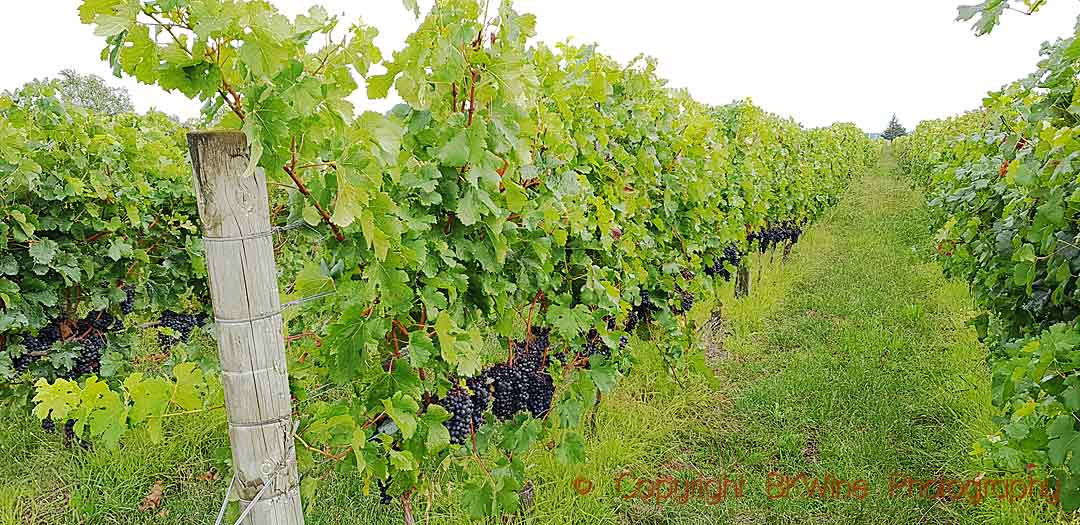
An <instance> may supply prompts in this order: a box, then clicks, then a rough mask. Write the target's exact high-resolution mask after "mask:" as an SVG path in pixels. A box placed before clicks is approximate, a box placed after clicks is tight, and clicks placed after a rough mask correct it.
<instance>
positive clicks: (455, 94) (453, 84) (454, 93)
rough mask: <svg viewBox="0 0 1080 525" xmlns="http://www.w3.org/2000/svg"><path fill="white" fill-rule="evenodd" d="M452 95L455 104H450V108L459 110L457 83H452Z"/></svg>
mask: <svg viewBox="0 0 1080 525" xmlns="http://www.w3.org/2000/svg"><path fill="white" fill-rule="evenodd" d="M450 94H451V96H453V102H451V103H450V107H451V108H454V109H457V82H451V83H450Z"/></svg>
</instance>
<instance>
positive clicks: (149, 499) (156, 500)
mask: <svg viewBox="0 0 1080 525" xmlns="http://www.w3.org/2000/svg"><path fill="white" fill-rule="evenodd" d="M164 495H165V485H163V484H162V483H161V480H160V479H159V480H157V481H155V482H154V486H153V487H150V493H149V494H147V495H146V497H145V498H143V500H142V503H140V504H139V512H146V511H148V510H151V509H156V508H158V507H160V506H161V500H162V498H163V497H164Z"/></svg>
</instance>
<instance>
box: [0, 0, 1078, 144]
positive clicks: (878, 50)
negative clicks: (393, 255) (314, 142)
mask: <svg viewBox="0 0 1080 525" xmlns="http://www.w3.org/2000/svg"><path fill="white" fill-rule="evenodd" d="M271 1H272V3H274V4H275V5H277V6H278V7H279V8H281V9H282V10H283V11H284V12H286V13H287V14H290V15H292V14H295V13H298V12H300V11H305V10H306V9H307V7H308V6H309V5H312V4H314V3H319V4H322V5H323V6H325V7H326V8H327V9H328V10H329V11H330V12H331V13H339V14H344V17H343V18H344V22H346V25H347V23H348V22H350V21H352V20H355V19H356V18H357V17H362V18H363V19H364V21H365V22H366V23H367V24H369V25H373V26H375V27H378V28H379V30H380V36H379V38H378V39H377V40H376V43H377V44H378V45H379V47H380V48H381V49H382V50H383V53H384V54H385V55H386V56H389V55H390V53H389V52H390V51H391V50H393V49H397V48H400V47H401V46H402V45H403V43H404V39H405V36H406V35H407V34H408V33H409V32H411V31H412V29H413V28H415V26H416V23H417V22H416V21H415V20H414V18H413V16H412V14H411V13H409V12H407V11H406V10H405V9H404V8H403V7H402V4H401V2H400V0H321V1H320V0H271ZM491 1H492V3H493V5H495V3H496V2H497V1H498V0H491ZM959 2H960V0H900V1H897V0H816V1H808V0H743V1H738V2H736V1H732V0H697V1H691V0H666V1H664V2H655V1H650V2H644V1H641V0H573V1H571V0H517V2H516V6H517V8H518V9H519V10H521V11H525V12H531V13H535V14H536V15H537V21H538V24H537V28H538V32H539V36H538V39H539V40H543V41H546V42H549V43H553V42H557V41H560V40H563V39H565V38H567V37H573V38H574V40H575V41H576V42H578V43H592V42H595V43H598V44H599V45H600V49H601V51H603V52H604V53H607V54H609V55H612V56H614V57H615V58H617V59H619V60H621V61H626V60H628V59H630V58H632V57H633V56H635V55H637V54H638V53H641V52H644V53H646V54H648V55H651V56H654V57H656V58H657V59H658V60H659V71H660V74H661V75H662V76H663V77H666V78H668V79H670V80H671V85H673V86H677V87H686V88H688V89H689V90H690V92H691V93H692V94H693V95H694V97H695V98H697V99H698V100H701V101H703V102H707V103H712V104H723V103H726V102H729V101H731V100H733V99H736V98H743V97H752V98H753V99H754V101H755V102H756V103H758V104H759V105H761V106H762V107H764V108H765V109H766V110H769V111H772V112H774V113H779V114H782V115H788V116H792V117H794V118H795V119H796V120H798V121H799V122H802V123H803V124H806V125H809V126H818V125H826V124H829V123H832V122H834V121H850V122H855V123H856V124H858V125H859V126H860V127H862V128H863V129H865V130H868V131H881V130H882V129H884V127H885V124H886V123H887V121H888V119H889V116H890V115H891V114H892V113H893V112H895V113H897V114H898V116H899V118H900V119H901V121H902V122H903V123H904V124H905V125H906V126H907V127H909V128H911V127H912V126H913V125H914V124H915V123H917V122H918V121H920V120H922V119H926V118H936V117H941V116H946V115H951V114H955V113H959V112H961V111H963V110H965V109H970V108H973V107H976V106H978V105H979V104H980V102H981V100H982V97H983V95H984V94H985V93H986V92H987V91H989V90H991V89H996V88H998V87H1000V86H1001V85H1003V84H1005V83H1008V82H1010V81H1012V80H1015V79H1017V78H1020V77H1022V76H1024V75H1026V74H1028V73H1029V72H1031V71H1032V70H1033V69H1034V66H1035V63H1036V62H1037V59H1038V49H1039V44H1040V43H1042V42H1043V41H1045V40H1051V39H1054V38H1057V37H1060V36H1066V35H1068V34H1071V31H1072V28H1073V25H1074V22H1075V19H1076V15H1077V13H1078V12H1080V3H1078V2H1074V1H1068V0H1057V1H1054V2H1050V3H1049V5H1048V7H1046V8H1044V9H1043V10H1042V11H1041V12H1040V13H1039V14H1038V15H1036V16H1033V17H1024V16H1022V15H1020V14H1018V13H1009V14H1008V15H1007V16H1006V17H1005V24H1004V25H1003V26H1001V27H999V28H998V29H997V30H995V31H994V33H993V34H991V35H989V36H987V37H982V38H976V37H975V36H974V34H973V33H972V32H971V30H970V28H969V27H968V24H966V23H960V22H954V21H953V20H954V18H955V16H956V4H957V3H959ZM967 2H968V3H972V2H973V0H967ZM0 3H2V4H3V5H2V6H0V49H7V50H9V52H8V53H6V54H5V56H4V67H3V69H2V71H3V72H2V73H0V90H7V89H13V88H16V87H18V86H20V85H22V84H23V83H25V82H27V81H29V80H32V79H34V78H42V77H46V76H56V74H57V73H58V72H59V71H60V70H61V69H64V68H72V69H76V70H78V71H81V72H86V73H95V74H98V75H100V76H103V77H106V78H107V79H108V80H109V81H110V82H111V83H114V84H116V85H122V86H124V87H126V88H127V89H128V90H129V91H130V92H131V95H132V99H133V101H134V103H135V106H136V108H137V109H138V110H145V109H148V108H150V107H157V108H159V109H162V110H164V111H166V112H169V113H172V114H175V115H178V116H180V117H182V118H186V117H190V116H194V115H196V114H197V113H198V110H199V105H198V104H197V103H195V102H192V101H188V100H187V99H185V98H183V97H182V96H181V95H179V94H171V95H170V94H168V93H165V92H163V91H161V90H160V89H158V88H156V87H152V86H142V85H138V84H137V83H135V82H134V81H133V80H130V79H123V80H120V79H115V78H114V77H112V76H111V73H110V71H109V69H108V67H107V66H106V65H105V64H104V63H103V62H102V61H101V60H100V59H99V52H100V50H101V47H102V46H103V41H102V40H101V39H99V38H97V37H95V36H94V35H93V29H92V27H90V26H84V25H82V24H80V23H79V18H78V14H77V6H78V5H79V1H78V0H36V1H19V0H3V1H2V2H0ZM430 4H431V0H427V1H424V0H421V6H422V7H427V6H430ZM360 91H361V94H360V95H359V97H362V96H363V95H362V91H363V89H362V88H361V90H360ZM358 105H360V106H362V107H369V108H372V109H379V110H382V109H386V108H388V107H389V103H388V102H386V101H375V102H371V103H369V102H366V101H364V100H363V99H362V98H361V99H359V100H358Z"/></svg>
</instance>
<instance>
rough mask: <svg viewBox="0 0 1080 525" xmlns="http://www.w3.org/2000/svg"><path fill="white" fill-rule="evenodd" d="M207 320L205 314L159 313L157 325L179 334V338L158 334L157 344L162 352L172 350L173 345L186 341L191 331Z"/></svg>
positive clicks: (169, 311) (167, 311)
mask: <svg viewBox="0 0 1080 525" xmlns="http://www.w3.org/2000/svg"><path fill="white" fill-rule="evenodd" d="M206 320H207V316H206V314H182V313H177V312H174V311H172V310H165V311H164V312H161V317H160V318H159V319H158V325H159V326H164V327H167V328H172V329H173V330H176V333H178V334H180V337H179V338H176V337H173V336H171V335H166V334H163V333H159V334H158V344H159V345H160V346H161V349H162V350H167V349H169V348H172V347H173V345H175V344H176V343H178V342H180V341H187V339H188V337H189V336H190V335H191V331H192V330H194V329H195V328H196V327H199V326H202V325H203V324H204V323H205V322H206Z"/></svg>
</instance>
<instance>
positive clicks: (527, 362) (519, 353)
mask: <svg viewBox="0 0 1080 525" xmlns="http://www.w3.org/2000/svg"><path fill="white" fill-rule="evenodd" d="M550 334H551V329H550V328H541V327H538V326H534V327H532V329H531V330H530V336H531V337H529V338H528V339H527V340H525V341H514V342H513V343H512V346H513V347H514V363H515V364H517V365H519V366H520V367H521V368H522V369H523V370H527V371H531V372H537V371H539V370H541V369H542V368H543V366H544V353H545V352H546V351H547V348H548V345H549V344H550V342H551V341H550V338H549V336H550Z"/></svg>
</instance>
